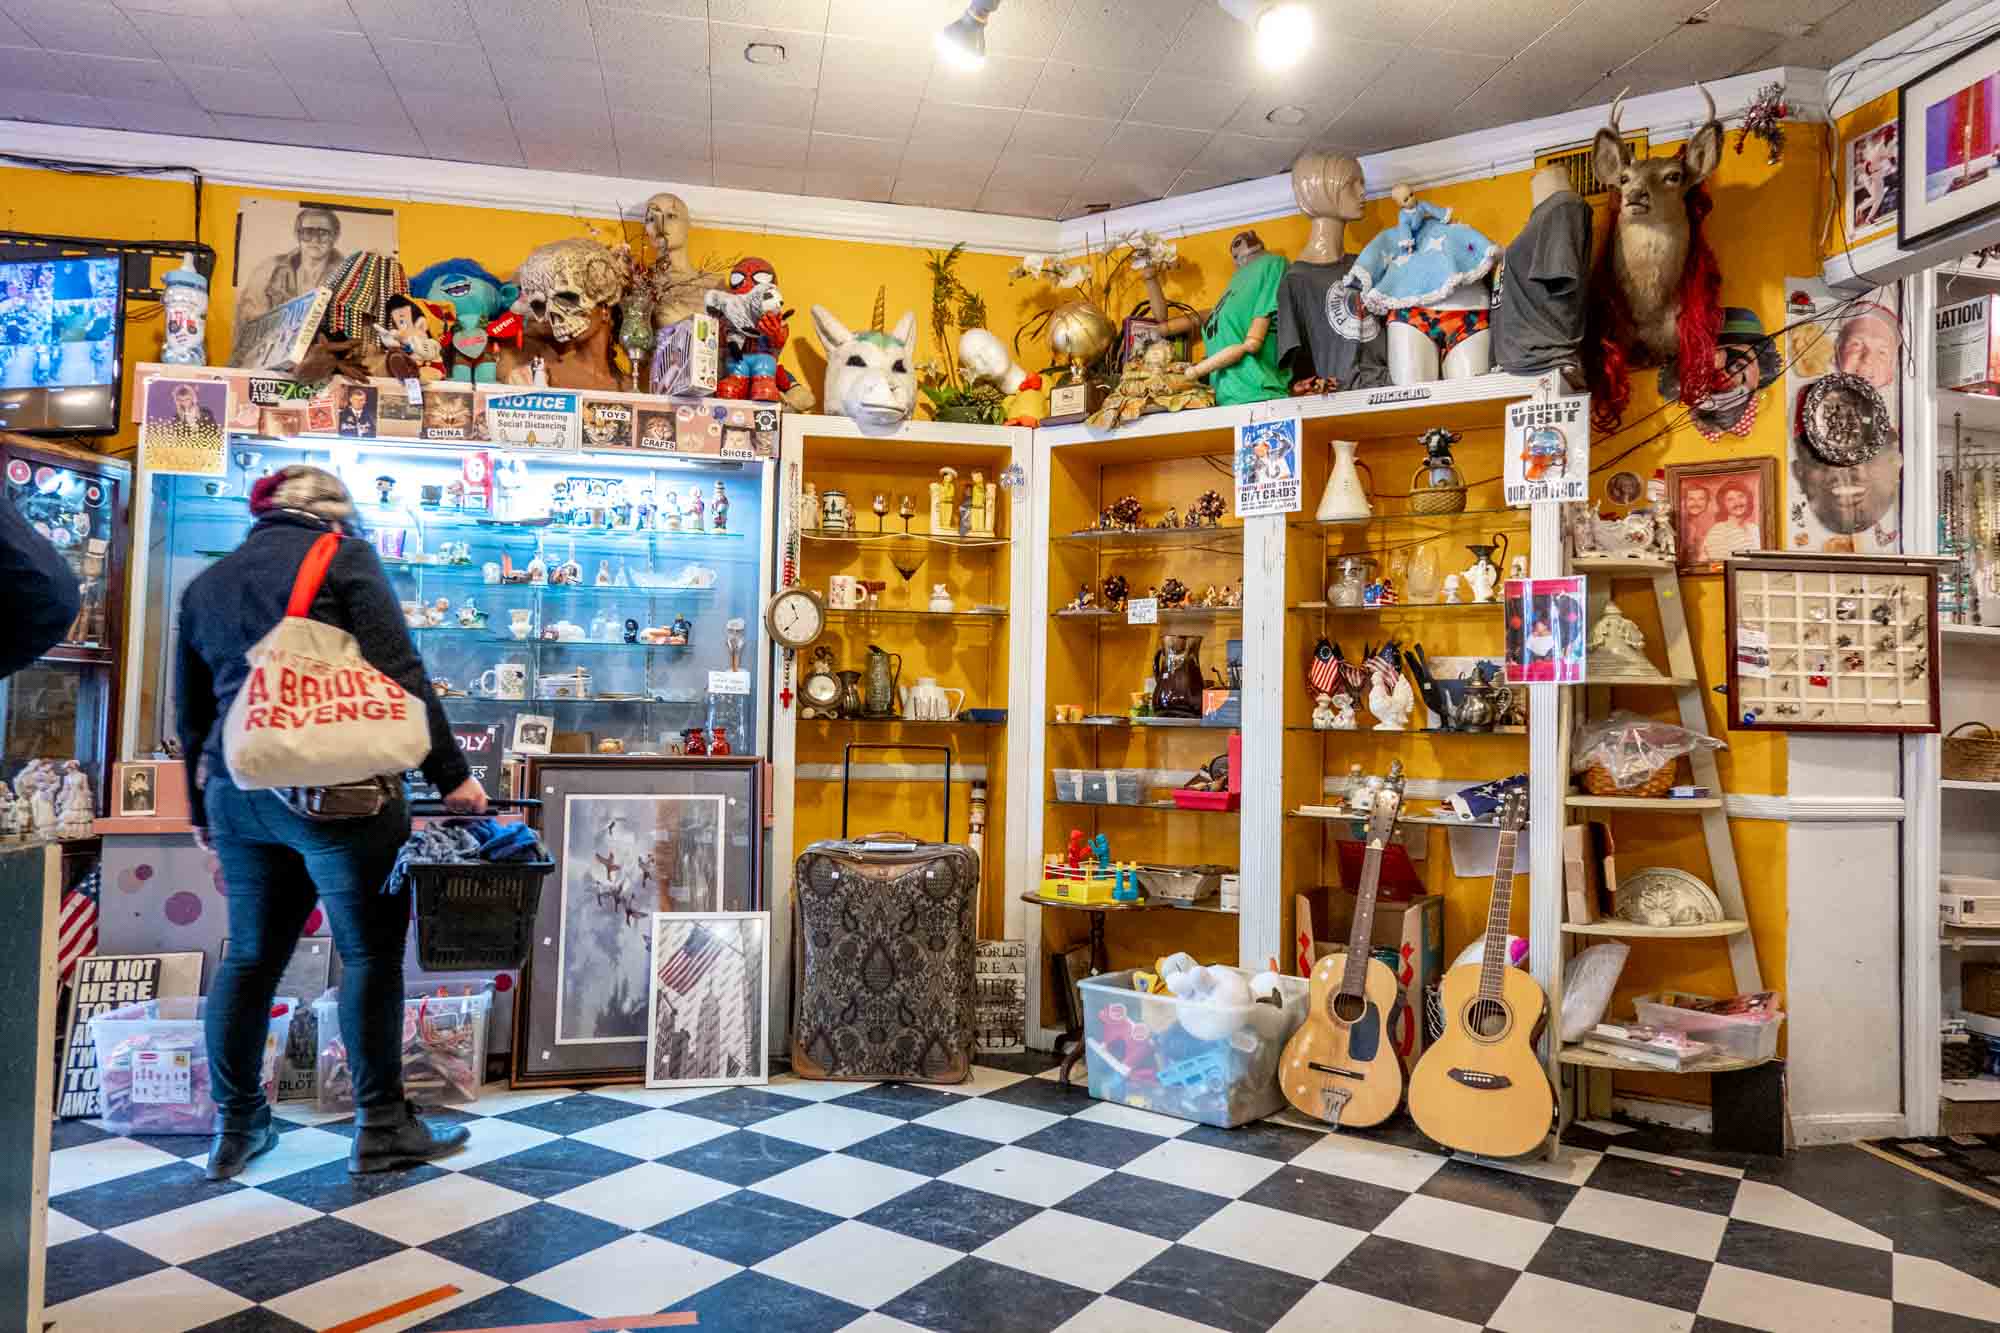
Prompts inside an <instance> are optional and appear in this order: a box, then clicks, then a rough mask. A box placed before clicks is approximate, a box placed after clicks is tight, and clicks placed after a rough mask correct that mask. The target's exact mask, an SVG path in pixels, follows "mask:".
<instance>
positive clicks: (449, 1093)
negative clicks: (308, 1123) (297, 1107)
mask: <svg viewBox="0 0 2000 1333" xmlns="http://www.w3.org/2000/svg"><path fill="white" fill-rule="evenodd" d="M492 1006H493V988H492V986H491V985H488V986H487V987H486V988H485V989H483V990H477V991H474V992H473V993H472V994H470V995H438V994H436V993H435V992H434V991H417V990H413V991H411V992H410V993H409V995H408V997H407V998H405V999H404V1001H403V1090H404V1093H405V1094H406V1095H407V1096H408V1097H409V1098H410V1100H411V1101H413V1102H416V1103H417V1104H418V1105H419V1106H464V1105H468V1104H470V1103H472V1102H476V1101H478V1100H479V1085H480V1084H481V1083H483V1082H485V1081H486V1028H487V1021H486V1020H487V1015H488V1013H489V1012H490V1011H491V1009H492ZM313 1017H314V1018H315V1019H316V1020H317V1021H318V1024H319V1069H318V1079H317V1083H318V1087H319V1109H320V1110H322V1111H349V1110H352V1109H354V1072H353V1069H352V1068H351V1067H350V1066H349V1064H348V1060H347V1044H346V1042H345V1041H343V1040H342V1038H341V1032H340V992H339V991H338V990H330V991H328V992H327V993H326V994H324V995H322V996H320V997H319V998H318V999H317V1000H314V1001H313Z"/></svg>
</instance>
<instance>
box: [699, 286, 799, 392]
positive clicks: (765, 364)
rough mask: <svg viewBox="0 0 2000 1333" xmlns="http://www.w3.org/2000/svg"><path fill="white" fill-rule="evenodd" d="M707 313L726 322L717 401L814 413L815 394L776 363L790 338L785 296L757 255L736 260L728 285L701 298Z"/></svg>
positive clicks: (723, 323) (722, 322)
mask: <svg viewBox="0 0 2000 1333" xmlns="http://www.w3.org/2000/svg"><path fill="white" fill-rule="evenodd" d="M703 304H704V305H705V306H706V307H707V309H708V312H709V313H710V314H712V315H714V316H715V317H716V318H717V319H718V320H719V321H720V322H721V324H722V358H721V359H722V373H721V375H720V376H719V377H718V378H717V380H716V385H715V396H716V397H717V398H748V399H751V400H753V401H755V402H760V403H784V404H785V405H786V406H788V407H790V408H792V410H793V411H798V412H810V411H812V409H813V399H812V391H811V390H809V389H807V388H806V387H805V386H804V385H802V384H800V383H798V382H797V381H796V380H794V379H793V378H792V373H791V372H790V371H789V370H786V369H785V368H784V367H783V366H781V365H779V364H778V354H779V353H780V352H782V351H783V350H784V348H785V343H786V342H787V341H789V340H790V338H791V336H792V334H791V328H790V326H789V325H787V324H786V322H785V315H786V313H787V312H786V310H785V298H784V296H783V295H782V294H781V293H780V292H779V291H778V275H777V273H776V271H775V270H773V269H772V267H771V265H770V264H769V263H768V262H766V261H765V260H762V259H758V258H756V257H755V256H754V255H753V256H746V257H745V258H743V259H739V260H737V261H736V263H735V265H734V266H733V267H732V268H731V269H730V270H729V285H728V287H727V288H726V289H725V290H723V291H711V292H708V293H707V294H706V295H705V296H704V297H703Z"/></svg>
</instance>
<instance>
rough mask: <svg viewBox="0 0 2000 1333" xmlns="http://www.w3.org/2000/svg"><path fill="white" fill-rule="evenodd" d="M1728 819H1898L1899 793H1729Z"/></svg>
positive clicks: (1837, 821)
mask: <svg viewBox="0 0 2000 1333" xmlns="http://www.w3.org/2000/svg"><path fill="white" fill-rule="evenodd" d="M1726 802H1727V804H1726V805H1725V807H1724V808H1725V809H1727V810H1728V811H1729V817H1730V818H1731V819H1768V820H1775V821H1776V822H1778V823H1780V824H1848V823H1858V824H1877V823H1882V822H1884V821H1889V822H1894V821H1896V820H1900V819H1901V818H1902V817H1903V814H1904V802H1903V798H1902V797H1900V796H1756V795H1750V794H1731V795H1729V796H1728V797H1727V798H1726Z"/></svg>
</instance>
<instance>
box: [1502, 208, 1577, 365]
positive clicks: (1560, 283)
mask: <svg viewBox="0 0 2000 1333" xmlns="http://www.w3.org/2000/svg"><path fill="white" fill-rule="evenodd" d="M1590 225H1591V219H1590V205H1589V204H1587V203H1585V202H1584V201H1583V198H1582V196H1580V195H1578V194H1577V193H1576V192H1575V191H1573V190H1557V191H1556V192H1555V193H1554V194H1552V195H1550V196H1549V197H1548V198H1546V199H1544V200H1542V202H1541V203H1539V204H1537V205H1535V211H1534V212H1533V213H1530V214H1529V215H1528V225H1527V226H1525V227H1523V228H1521V234H1520V235H1519V236H1516V237H1515V238H1514V243H1513V244H1512V245H1509V246H1508V247H1507V255H1506V261H1505V267H1504V268H1503V269H1502V270H1501V278H1500V281H1499V282H1497V283H1495V284H1494V288H1493V364H1494V366H1495V367H1497V368H1498V369H1500V370H1504V371H1508V372H1510V373H1512V374H1516V375H1530V374H1534V373H1536V372H1538V371H1543V370H1552V369H1554V368H1555V367H1557V366H1565V365H1574V364H1576V363H1578V362H1579V361H1581V360H1582V353H1583V321H1584V306H1585V304H1586V302H1585V296H1586V294H1587V293H1588V290H1589V274H1590Z"/></svg>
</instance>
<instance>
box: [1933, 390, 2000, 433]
mask: <svg viewBox="0 0 2000 1333" xmlns="http://www.w3.org/2000/svg"><path fill="white" fill-rule="evenodd" d="M1935 397H1936V400H1937V404H1936V406H1937V428H1938V433H1939V434H1941V435H1950V434H1951V419H1952V417H1953V415H1955V414H1956V415H1962V416H1963V417H1964V418H1965V428H1966V429H1967V430H1983V431H2000V398H1994V397H1991V396H1989V395H1986V394H1983V393H1960V392H1959V391H1958V390H1956V389H1939V390H1937V391H1936V393H1935Z"/></svg>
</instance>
